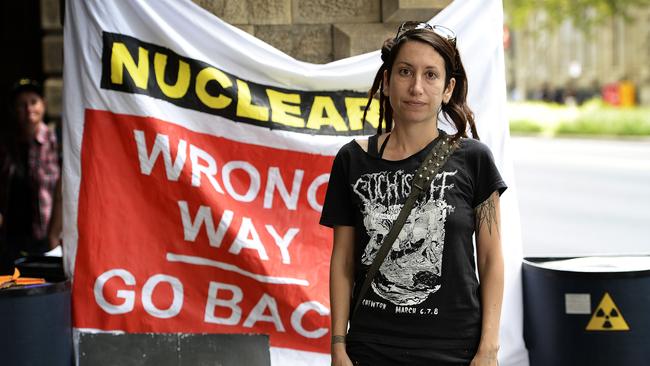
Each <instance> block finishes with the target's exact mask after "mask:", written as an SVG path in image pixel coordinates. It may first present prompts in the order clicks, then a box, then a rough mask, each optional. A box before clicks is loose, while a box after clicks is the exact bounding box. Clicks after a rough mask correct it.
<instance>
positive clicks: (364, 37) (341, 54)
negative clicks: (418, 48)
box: [333, 23, 399, 60]
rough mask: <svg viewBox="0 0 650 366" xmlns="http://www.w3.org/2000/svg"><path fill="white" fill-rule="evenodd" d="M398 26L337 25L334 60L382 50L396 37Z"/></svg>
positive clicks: (379, 24)
mask: <svg viewBox="0 0 650 366" xmlns="http://www.w3.org/2000/svg"><path fill="white" fill-rule="evenodd" d="M398 26H399V25H398V24H389V23H374V24H336V25H334V30H333V40H334V60H339V59H342V58H346V57H350V56H355V55H360V54H363V53H367V52H372V51H376V50H379V49H381V46H382V45H383V44H384V41H385V40H386V39H387V38H391V37H394V36H395V32H396V31H397V27H398Z"/></svg>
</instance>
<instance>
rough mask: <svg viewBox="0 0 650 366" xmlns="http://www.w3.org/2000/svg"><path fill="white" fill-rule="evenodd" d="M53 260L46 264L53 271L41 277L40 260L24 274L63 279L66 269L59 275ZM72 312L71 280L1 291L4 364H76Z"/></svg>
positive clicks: (0, 341) (0, 332) (33, 261)
mask: <svg viewBox="0 0 650 366" xmlns="http://www.w3.org/2000/svg"><path fill="white" fill-rule="evenodd" d="M53 261H56V259H46V260H44V261H43V262H45V264H46V265H45V267H46V268H48V270H47V271H52V272H51V273H46V274H45V275H40V274H41V273H39V272H38V271H36V267H38V265H37V264H36V263H37V262H38V260H37V259H30V260H29V262H30V263H31V264H30V267H31V268H32V270H31V271H29V270H27V271H24V272H28V273H30V274H29V275H27V274H26V273H24V272H23V271H21V275H22V276H23V277H31V276H34V277H45V278H46V279H47V278H61V275H62V270H61V272H57V271H55V270H53V269H52V268H51V267H52V266H50V265H49V264H51V263H52V262H53ZM58 261H59V262H60V258H58ZM19 268H20V266H19ZM55 272H56V273H55ZM70 309H71V308H70V282H69V281H61V282H47V283H45V284H40V285H29V286H23V287H13V288H8V289H3V290H0V350H1V352H0V364H1V365H12V366H22V365H25V366H26V365H30V366H39V365H47V366H59V365H60V366H71V365H73V348H72V321H71V311H70Z"/></svg>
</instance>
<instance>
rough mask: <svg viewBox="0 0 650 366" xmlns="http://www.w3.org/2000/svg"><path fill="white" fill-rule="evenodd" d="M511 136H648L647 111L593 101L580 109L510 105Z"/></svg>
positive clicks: (645, 109) (648, 120) (649, 112)
mask: <svg viewBox="0 0 650 366" xmlns="http://www.w3.org/2000/svg"><path fill="white" fill-rule="evenodd" d="M509 110H510V111H511V113H510V114H511V118H510V132H511V133H513V134H531V133H533V134H539V133H544V134H548V135H592V136H593V135H597V136H601V135H602V136H650V108H648V107H634V108H617V107H612V106H609V105H606V104H604V103H603V102H602V101H600V100H592V101H589V102H587V103H584V104H583V105H582V106H579V107H575V106H562V105H559V104H551V103H540V102H523V103H509Z"/></svg>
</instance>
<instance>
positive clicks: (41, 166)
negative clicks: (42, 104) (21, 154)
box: [27, 122, 60, 240]
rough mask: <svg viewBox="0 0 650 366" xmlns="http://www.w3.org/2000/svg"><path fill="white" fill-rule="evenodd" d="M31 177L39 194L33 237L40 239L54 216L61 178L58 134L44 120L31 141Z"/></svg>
mask: <svg viewBox="0 0 650 366" xmlns="http://www.w3.org/2000/svg"><path fill="white" fill-rule="evenodd" d="M27 163H28V165H29V178H30V180H31V181H32V184H33V187H34V188H35V190H36V192H35V193H36V194H37V196H38V204H37V205H34V209H35V210H37V212H34V213H33V217H35V218H36V217H37V218H39V219H38V220H34V222H33V223H32V230H33V233H32V235H33V237H34V239H37V240H40V239H45V237H46V236H47V229H48V225H49V223H50V217H52V205H53V203H54V191H55V189H56V182H57V180H58V179H59V174H60V168H59V152H58V146H57V142H56V135H55V134H54V132H53V131H51V130H50V129H49V128H48V127H47V126H46V125H45V124H44V123H43V122H41V123H40V124H39V125H38V126H37V127H36V133H35V134H34V139H33V140H31V141H30V144H29V150H28V152H27Z"/></svg>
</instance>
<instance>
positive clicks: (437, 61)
mask: <svg viewBox="0 0 650 366" xmlns="http://www.w3.org/2000/svg"><path fill="white" fill-rule="evenodd" d="M384 85H385V86H386V87H385V88H384V94H385V95H386V96H388V97H389V100H390V105H391V106H392V107H393V119H394V120H395V121H396V123H434V124H435V123H436V121H437V114H438V110H439V108H440V105H441V103H443V102H444V103H447V102H448V101H449V99H450V98H451V93H452V92H453V90H454V85H456V80H455V79H454V78H451V79H450V80H449V84H448V85H447V87H446V88H445V60H444V59H443V58H442V56H440V54H439V53H438V52H437V51H436V50H435V49H434V48H433V47H431V46H430V45H428V44H426V43H423V42H418V41H408V42H406V43H405V44H404V45H402V47H401V48H400V50H399V51H398V54H397V57H395V62H394V63H393V69H392V72H391V74H390V78H389V76H388V72H387V71H385V72H384Z"/></svg>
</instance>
